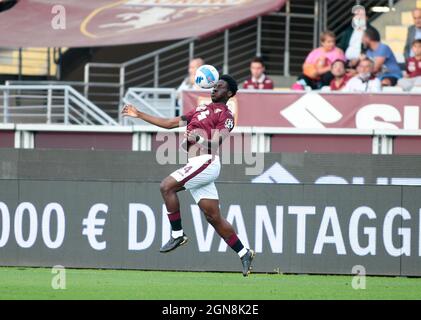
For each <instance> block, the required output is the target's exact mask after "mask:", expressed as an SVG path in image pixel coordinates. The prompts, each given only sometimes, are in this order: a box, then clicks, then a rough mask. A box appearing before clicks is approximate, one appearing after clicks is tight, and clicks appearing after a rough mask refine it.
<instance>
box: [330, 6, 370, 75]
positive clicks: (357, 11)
mask: <svg viewBox="0 0 421 320" xmlns="http://www.w3.org/2000/svg"><path fill="white" fill-rule="evenodd" d="M352 14H354V18H353V19H352V23H351V24H350V25H349V26H348V27H347V28H346V29H345V31H344V32H343V34H342V36H341V39H340V41H339V43H338V47H339V48H341V49H342V50H343V51H344V52H345V57H346V59H347V61H348V66H349V67H350V68H355V67H356V65H357V64H358V61H359V59H360V55H361V54H362V53H363V43H362V40H363V35H364V31H365V30H367V28H373V29H374V27H373V26H371V24H370V23H369V22H368V19H367V15H366V11H365V8H364V7H363V6H361V5H356V6H354V7H353V8H352Z"/></svg>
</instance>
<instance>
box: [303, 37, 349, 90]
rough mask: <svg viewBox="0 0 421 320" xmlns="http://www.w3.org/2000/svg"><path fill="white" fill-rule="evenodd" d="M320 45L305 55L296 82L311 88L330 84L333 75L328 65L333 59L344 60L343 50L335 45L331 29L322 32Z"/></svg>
mask: <svg viewBox="0 0 421 320" xmlns="http://www.w3.org/2000/svg"><path fill="white" fill-rule="evenodd" d="M320 40H321V47H319V48H317V49H314V50H313V51H311V52H310V54H309V55H308V56H307V58H306V60H305V62H304V64H303V75H301V76H300V77H299V78H298V82H297V83H303V84H304V85H306V86H309V87H311V88H312V89H320V88H321V87H323V86H328V85H330V81H332V79H333V75H332V73H331V72H330V66H331V64H332V62H333V61H336V60H343V61H345V55H344V53H343V51H342V50H341V49H339V48H337V47H336V37H335V34H334V33H333V32H331V31H326V32H323V33H322V35H321V37H320Z"/></svg>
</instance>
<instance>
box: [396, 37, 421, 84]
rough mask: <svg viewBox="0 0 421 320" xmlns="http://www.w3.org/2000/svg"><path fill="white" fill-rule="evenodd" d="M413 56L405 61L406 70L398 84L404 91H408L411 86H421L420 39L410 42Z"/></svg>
mask: <svg viewBox="0 0 421 320" xmlns="http://www.w3.org/2000/svg"><path fill="white" fill-rule="evenodd" d="M412 52H413V57H411V58H409V59H408V60H407V62H406V72H405V76H404V78H403V79H400V80H399V82H398V85H399V86H400V87H401V88H402V89H403V90H405V91H410V90H411V89H412V88H413V87H415V86H416V87H421V39H418V40H414V41H413V43H412Z"/></svg>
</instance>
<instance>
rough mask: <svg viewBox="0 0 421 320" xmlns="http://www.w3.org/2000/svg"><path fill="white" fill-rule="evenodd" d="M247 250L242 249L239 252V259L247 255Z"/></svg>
mask: <svg viewBox="0 0 421 320" xmlns="http://www.w3.org/2000/svg"><path fill="white" fill-rule="evenodd" d="M247 251H248V250H247V249H246V247H244V248H243V249H241V250H240V252H238V255H239V256H240V258H242V257H244V256H245V254H246V253H247Z"/></svg>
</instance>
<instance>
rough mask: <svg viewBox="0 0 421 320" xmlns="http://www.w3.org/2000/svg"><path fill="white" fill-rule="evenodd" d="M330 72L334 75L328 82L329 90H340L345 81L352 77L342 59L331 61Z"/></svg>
mask: <svg viewBox="0 0 421 320" xmlns="http://www.w3.org/2000/svg"><path fill="white" fill-rule="evenodd" d="M331 72H332V75H333V76H334V78H333V79H332V81H331V82H330V90H332V91H338V90H342V89H343V87H345V85H346V84H347V82H348V81H349V80H350V79H351V78H352V76H351V75H350V74H348V73H347V72H346V69H345V62H344V61H343V60H336V61H334V62H333V63H332V68H331Z"/></svg>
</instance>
